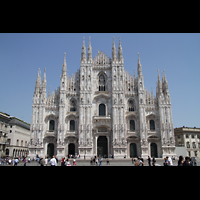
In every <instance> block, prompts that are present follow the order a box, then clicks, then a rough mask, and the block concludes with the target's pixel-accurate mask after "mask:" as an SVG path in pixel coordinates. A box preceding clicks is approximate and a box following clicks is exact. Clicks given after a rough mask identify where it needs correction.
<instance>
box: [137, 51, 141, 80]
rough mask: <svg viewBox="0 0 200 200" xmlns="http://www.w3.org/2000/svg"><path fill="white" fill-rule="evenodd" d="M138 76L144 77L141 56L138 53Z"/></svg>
mask: <svg viewBox="0 0 200 200" xmlns="http://www.w3.org/2000/svg"><path fill="white" fill-rule="evenodd" d="M137 69H138V76H142V65H141V63H140V55H139V53H138V68H137Z"/></svg>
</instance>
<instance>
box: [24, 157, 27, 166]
mask: <svg viewBox="0 0 200 200" xmlns="http://www.w3.org/2000/svg"><path fill="white" fill-rule="evenodd" d="M26 163H27V159H26V157H25V158H24V166H26Z"/></svg>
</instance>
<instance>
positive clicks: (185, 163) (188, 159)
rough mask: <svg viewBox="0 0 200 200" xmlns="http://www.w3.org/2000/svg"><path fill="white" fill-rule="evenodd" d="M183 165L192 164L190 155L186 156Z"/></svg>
mask: <svg viewBox="0 0 200 200" xmlns="http://www.w3.org/2000/svg"><path fill="white" fill-rule="evenodd" d="M183 166H191V165H190V157H187V156H186V157H185V161H184V163H183Z"/></svg>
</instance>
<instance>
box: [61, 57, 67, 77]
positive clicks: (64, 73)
mask: <svg viewBox="0 0 200 200" xmlns="http://www.w3.org/2000/svg"><path fill="white" fill-rule="evenodd" d="M66 71H67V64H66V53H64V61H63V65H62V76H63V75H66Z"/></svg>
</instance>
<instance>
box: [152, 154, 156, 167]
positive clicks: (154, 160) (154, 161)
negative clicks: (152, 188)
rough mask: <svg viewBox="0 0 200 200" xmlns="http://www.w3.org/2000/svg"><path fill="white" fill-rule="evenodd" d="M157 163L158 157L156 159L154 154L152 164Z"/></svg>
mask: <svg viewBox="0 0 200 200" xmlns="http://www.w3.org/2000/svg"><path fill="white" fill-rule="evenodd" d="M155 163H156V159H155V158H154V156H153V159H152V165H153V166H155Z"/></svg>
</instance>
